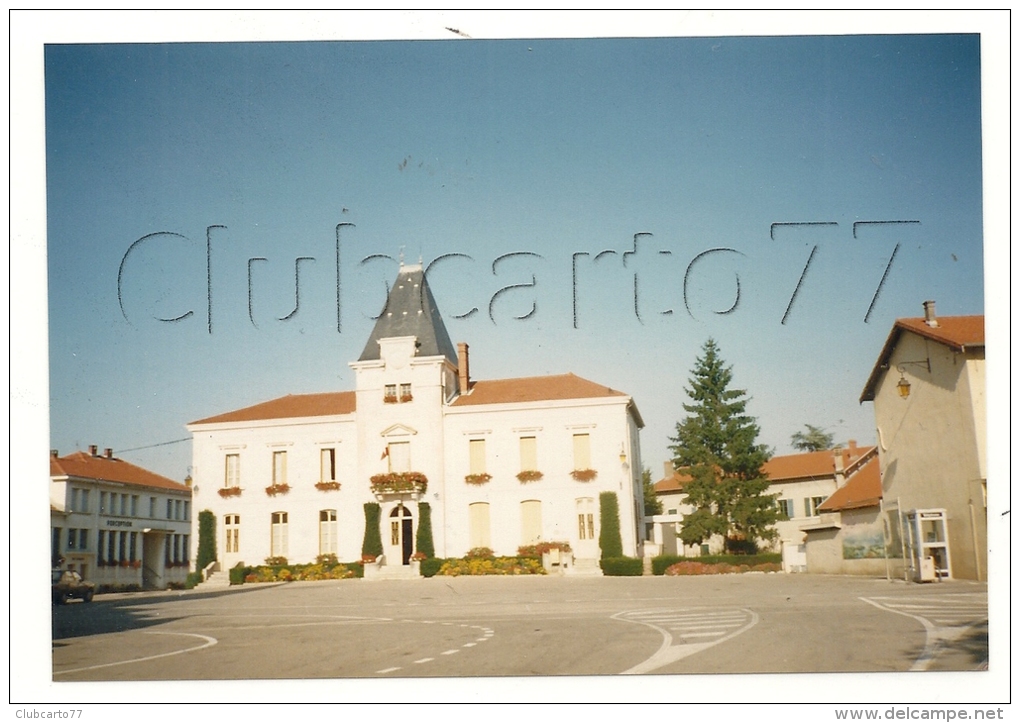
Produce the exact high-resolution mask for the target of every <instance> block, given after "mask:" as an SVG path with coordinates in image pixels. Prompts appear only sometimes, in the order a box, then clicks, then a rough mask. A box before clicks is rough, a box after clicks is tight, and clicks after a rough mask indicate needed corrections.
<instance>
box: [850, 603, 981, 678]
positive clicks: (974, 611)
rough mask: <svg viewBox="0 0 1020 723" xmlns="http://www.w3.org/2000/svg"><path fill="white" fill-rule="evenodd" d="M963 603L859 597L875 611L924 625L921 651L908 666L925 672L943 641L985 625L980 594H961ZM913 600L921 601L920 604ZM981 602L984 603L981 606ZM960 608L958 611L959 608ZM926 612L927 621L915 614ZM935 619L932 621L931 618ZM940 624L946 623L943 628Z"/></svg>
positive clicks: (949, 640)
mask: <svg viewBox="0 0 1020 723" xmlns="http://www.w3.org/2000/svg"><path fill="white" fill-rule="evenodd" d="M965 596H967V597H969V599H967V600H960V599H959V598H960V597H963V596H951V595H942V596H938V597H931V598H897V597H874V598H866V597H862V598H860V599H861V600H863V601H864V602H866V603H868V604H869V605H873V606H875V607H876V608H878V609H879V610H885V611H887V612H891V613H896V614H897V615H904V616H906V617H908V618H913V619H914V620H917V621H918V622H919V623H921V625H923V626H924V649H923V650H922V651H921V654H920V655H919V656H918V657H917V660H915V661H914V664H913V665H912V666H911V667H910V669H911V670H912V671H913V670H927V669H928V667H929V666H930V665H931V664H932V662H934V660H935V658H937V657H938V654H939V653H940V652H941V651H942V648H943V647H944V645H945V643H946V642H951V641H953V640H956V639H957V638H960V637H962V636H963V635H964V634H966V632H967V631H968V630H969V629H970V628H971V627H973V626H975V625H980V624H982V623H987V622H988V606H987V598H984V597H983V595H981V594H977V596H975V594H973V593H965ZM917 601H921V602H920V604H918V603H917ZM982 601H984V604H983V603H982ZM947 606H957V608H958V609H957V610H947V609H946V607H947ZM961 608H962V609H961ZM925 612H927V613H929V616H930V619H929V618H928V617H924V616H923V615H921V614H919V613H925ZM957 612H958V613H961V614H962V613H964V612H966V613H968V614H967V615H966V617H961V618H946V617H944V615H945V614H946V613H950V614H952V613H957ZM936 615H938V616H939V617H938V618H936V617H935V616H936ZM942 623H949V624H948V625H944V624H942Z"/></svg>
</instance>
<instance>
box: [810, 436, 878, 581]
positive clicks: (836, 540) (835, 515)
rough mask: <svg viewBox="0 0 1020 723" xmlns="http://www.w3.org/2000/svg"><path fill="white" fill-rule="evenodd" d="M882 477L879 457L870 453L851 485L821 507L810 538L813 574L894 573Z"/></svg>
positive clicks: (834, 494) (850, 480) (843, 487)
mask: <svg viewBox="0 0 1020 723" xmlns="http://www.w3.org/2000/svg"><path fill="white" fill-rule="evenodd" d="M881 504H882V478H881V475H880V474H879V458H878V455H877V454H872V455H869V456H868V458H867V460H866V461H865V462H864V463H863V464H862V465H860V466H859V467H858V469H857V471H856V472H855V473H854V474H852V475H850V476H849V477H848V478H847V482H846V484H845V485H843V486H842V487H840V488H839V489H837V490H836V491H835V492H834V493H833V494H832V496H830V497H829V498H828V499H826V500H825V501H824V502H822V503H821V504H820V505H818V509H817V511H818V517H817V519H816V520H814V521H810V522H808V523H807V524H806V525H803V526H802V527H801V528H800V529H801V530H802V531H803V533H804V534H805V535H806V540H805V544H804V547H805V550H806V560H807V571H808V572H811V573H822V574H832V575H873V576H883V575H888V574H889V573H890V570H891V565H890V561H889V560H888V559H887V557H888V556H889V553H892V554H893V555H895V556H898V551H891V550H889V549H888V547H887V545H886V536H887V531H886V528H885V518H884V517H883V515H882V507H881Z"/></svg>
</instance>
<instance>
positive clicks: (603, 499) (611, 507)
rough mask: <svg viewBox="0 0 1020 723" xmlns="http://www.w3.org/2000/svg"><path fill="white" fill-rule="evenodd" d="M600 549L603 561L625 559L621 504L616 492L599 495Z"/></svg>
mask: <svg viewBox="0 0 1020 723" xmlns="http://www.w3.org/2000/svg"><path fill="white" fill-rule="evenodd" d="M599 520H600V521H601V523H602V529H601V530H600V531H599V549H600V550H602V559H603V560H605V559H607V558H613V557H623V538H621V537H620V502H619V501H618V500H617V499H616V493H615V492H602V493H601V494H599Z"/></svg>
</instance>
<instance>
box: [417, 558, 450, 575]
mask: <svg viewBox="0 0 1020 723" xmlns="http://www.w3.org/2000/svg"><path fill="white" fill-rule="evenodd" d="M444 562H446V558H444V557H428V558H426V559H424V560H422V561H421V562H420V563H418V570H419V571H420V572H421V576H422V577H435V575H436V573H437V572H439V568H441V567H442V566H443V563H444Z"/></svg>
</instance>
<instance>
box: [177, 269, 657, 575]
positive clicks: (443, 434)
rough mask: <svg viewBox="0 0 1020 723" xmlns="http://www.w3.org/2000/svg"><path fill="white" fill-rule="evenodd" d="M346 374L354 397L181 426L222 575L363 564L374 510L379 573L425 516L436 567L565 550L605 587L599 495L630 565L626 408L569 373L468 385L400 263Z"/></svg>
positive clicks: (634, 524) (411, 539) (423, 289)
mask: <svg viewBox="0 0 1020 723" xmlns="http://www.w3.org/2000/svg"><path fill="white" fill-rule="evenodd" d="M350 367H351V368H352V369H353V370H354V374H355V380H356V381H355V389H354V390H353V391H330V392H325V393H321V394H300V395H288V396H285V397H281V398H278V399H274V400H270V401H267V402H262V403H260V404H256V405H254V406H249V407H245V408H243V409H238V410H235V411H229V412H225V413H221V414H216V415H214V416H209V417H205V418H203V419H199V420H197V421H195V422H192V423H190V424H188V425H187V429H188V431H189V432H191V434H192V435H193V439H194V445H193V452H194V465H193V468H192V474H193V475H194V495H195V497H194V499H195V504H196V505H197V506H198V508H199V509H201V510H205V509H208V510H211V511H212V512H213V513H214V514H215V516H216V519H217V549H218V554H219V560H220V563H221V565H223V566H224V567H232V566H234V565H236V564H238V563H239V562H244V563H246V564H261V563H262V562H263V560H265V559H266V558H269V557H281V558H286V559H287V560H288V561H291V562H310V561H313V560H315V559H316V557H317V556H319V555H329V554H335V555H337V557H338V558H339V559H340V560H357V559H360V558H361V557H362V543H363V540H364V539H365V532H366V520H367V519H369V517H370V512H369V510H366V504H368V505H370V506H371V505H373V504H378V505H379V522H378V523H377V524H379V527H380V529H379V533H380V536H381V538H382V543H383V554H382V556H381V557H379V558H378V559H377V560H376V563H375V566H374V567H370V568H369V570H371V571H373V574H377V573H378V574H383V573H385V574H386V576H393V575H398V576H399V575H408V574H412V573H413V565H412V564H411V563H412V562H413V561H412V559H411V558H412V556H413V553H414V552H416V551H417V547H416V544H417V541H416V537H417V533H418V529H419V522H420V521H421V517H422V515H423V514H426V513H427V514H428V515H429V516H430V521H431V528H432V533H433V543H434V547H435V553H436V555H437V556H439V557H455V556H462V555H464V554H465V553H467V552H468V550H470V549H472V548H477V547H488V548H491V549H492V550H494V551H495V552H496V553H497V554H501V555H514V554H516V553H517V549H518V547H520V546H521V545H527V544H533V543H536V542H539V541H564V542H569V543H570V545H571V547H572V549H573V556H574V560H575V565H574V568H575V570H577V571H581V570H584V569H588V570H590V571H592V572H593V574H599V569H598V564H597V562H598V558H599V555H600V552H599V547H598V538H599V531H600V521H599V494H600V493H601V492H606V491H611V492H613V493H615V494H617V495H618V501H619V508H620V517H621V519H620V523H621V524H620V528H621V532H622V537H623V546H624V551H625V554H628V555H635V554H636V553H637V547H638V543H639V541H640V539H641V538H642V536H643V534H642V533H643V530H644V527H643V523H644V519H643V509H642V500H643V495H642V489H641V479H640V471H641V456H640V445H639V440H638V431H639V430H640V429H641V428H642V427H643V426H644V423H643V421H642V419H641V415H640V413H639V412H638V409H637V407H636V406H635V404H634V401H633V399H631V397H630V396H628V395H627V394H625V393H623V392H621V391H618V390H615V389H610V388H609V387H607V386H604V385H602V384H597V383H595V382H592V381H588V380H586V379H582V378H580V377H578V376H575V375H574V374H561V375H556V376H542V377H521V378H515V379H499V380H475V379H472V378H471V376H470V373H469V355H468V345H467V344H458V345H456V347H455V346H454V344H453V343H452V342H451V341H450V337H449V335H448V333H447V330H446V327H445V325H444V323H443V320H442V317H441V316H440V313H439V310H438V308H437V306H436V302H435V299H434V298H433V296H432V292H431V290H430V289H429V287H428V284H427V282H426V279H425V274H424V272H423V270H422V267H421V265H420V264H417V265H403V264H402V265H401V268H400V271H399V273H398V276H397V279H396V281H395V282H394V284H393V286H392V288H391V289H390V291H389V295H388V298H387V301H386V306H385V307H384V308H383V311H382V313H381V314H380V316H379V317H378V319H377V322H376V324H375V327H374V329H373V331H372V334H371V336H370V337H369V339H368V342H367V344H366V345H365V347H364V351H363V352H362V354H361V356H360V358H358V359H357V360H356V361H353V362H351V363H350ZM426 503H427V508H426V506H425V505H426ZM371 514H374V513H371Z"/></svg>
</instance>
